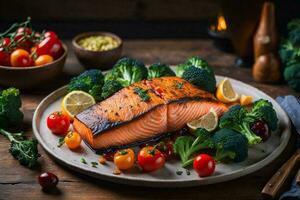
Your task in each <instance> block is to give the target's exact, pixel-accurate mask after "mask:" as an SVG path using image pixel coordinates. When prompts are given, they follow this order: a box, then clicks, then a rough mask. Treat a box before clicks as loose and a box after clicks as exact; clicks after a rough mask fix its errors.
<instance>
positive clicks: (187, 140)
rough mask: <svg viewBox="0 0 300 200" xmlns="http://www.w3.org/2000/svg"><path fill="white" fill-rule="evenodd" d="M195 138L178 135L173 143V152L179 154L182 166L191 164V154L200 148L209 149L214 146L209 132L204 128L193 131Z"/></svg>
mask: <svg viewBox="0 0 300 200" xmlns="http://www.w3.org/2000/svg"><path fill="white" fill-rule="evenodd" d="M195 135H196V136H197V138H196V139H195V138H194V137H192V136H181V137H178V138H177V139H176V141H175V143H174V145H173V148H174V152H175V153H176V154H178V155H179V157H180V159H181V163H182V167H187V166H189V165H190V164H192V162H193V160H194V158H193V157H192V155H193V154H194V153H196V152H198V151H200V150H201V149H210V148H213V147H214V143H213V141H212V140H211V137H210V136H211V134H210V133H209V132H208V131H207V130H205V129H198V130H197V131H196V132H195Z"/></svg>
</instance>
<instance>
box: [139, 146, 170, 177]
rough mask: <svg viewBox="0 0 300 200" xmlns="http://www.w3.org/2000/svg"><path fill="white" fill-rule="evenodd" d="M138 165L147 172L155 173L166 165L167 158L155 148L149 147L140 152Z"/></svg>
mask: <svg viewBox="0 0 300 200" xmlns="http://www.w3.org/2000/svg"><path fill="white" fill-rule="evenodd" d="M138 164H139V166H140V167H141V168H142V169H143V170H144V171H145V172H151V171H155V170H157V169H159V168H162V167H163V166H164V165H165V157H164V155H163V154H162V153H161V152H160V151H159V150H157V149H156V148H154V147H153V146H147V147H144V148H142V149H141V150H140V152H139V154H138Z"/></svg>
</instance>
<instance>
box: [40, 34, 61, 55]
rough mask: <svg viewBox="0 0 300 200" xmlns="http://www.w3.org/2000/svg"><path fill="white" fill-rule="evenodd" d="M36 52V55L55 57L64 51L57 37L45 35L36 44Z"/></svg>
mask: <svg viewBox="0 0 300 200" xmlns="http://www.w3.org/2000/svg"><path fill="white" fill-rule="evenodd" d="M36 53H37V55H38V56H40V55H46V54H47V55H50V56H52V57H53V58H54V59H57V58H59V57H60V56H61V55H62V54H63V53H64V49H63V46H62V43H61V41H60V40H59V39H58V38H54V37H46V38H45V39H43V40H42V41H41V42H40V43H39V44H38V45H37V48H36Z"/></svg>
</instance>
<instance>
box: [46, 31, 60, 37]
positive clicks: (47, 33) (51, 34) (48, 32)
mask: <svg viewBox="0 0 300 200" xmlns="http://www.w3.org/2000/svg"><path fill="white" fill-rule="evenodd" d="M44 36H45V38H47V37H53V38H58V37H57V35H56V33H55V32H54V31H47V32H45V34H44Z"/></svg>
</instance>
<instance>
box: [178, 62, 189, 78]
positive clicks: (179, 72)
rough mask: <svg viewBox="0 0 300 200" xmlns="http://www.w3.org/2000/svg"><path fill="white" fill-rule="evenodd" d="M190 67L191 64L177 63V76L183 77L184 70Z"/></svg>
mask: <svg viewBox="0 0 300 200" xmlns="http://www.w3.org/2000/svg"><path fill="white" fill-rule="evenodd" d="M189 67H190V65H187V64H185V63H183V64H179V65H177V67H176V71H175V73H176V76H178V77H182V74H183V72H185V70H186V69H187V68H189Z"/></svg>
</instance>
